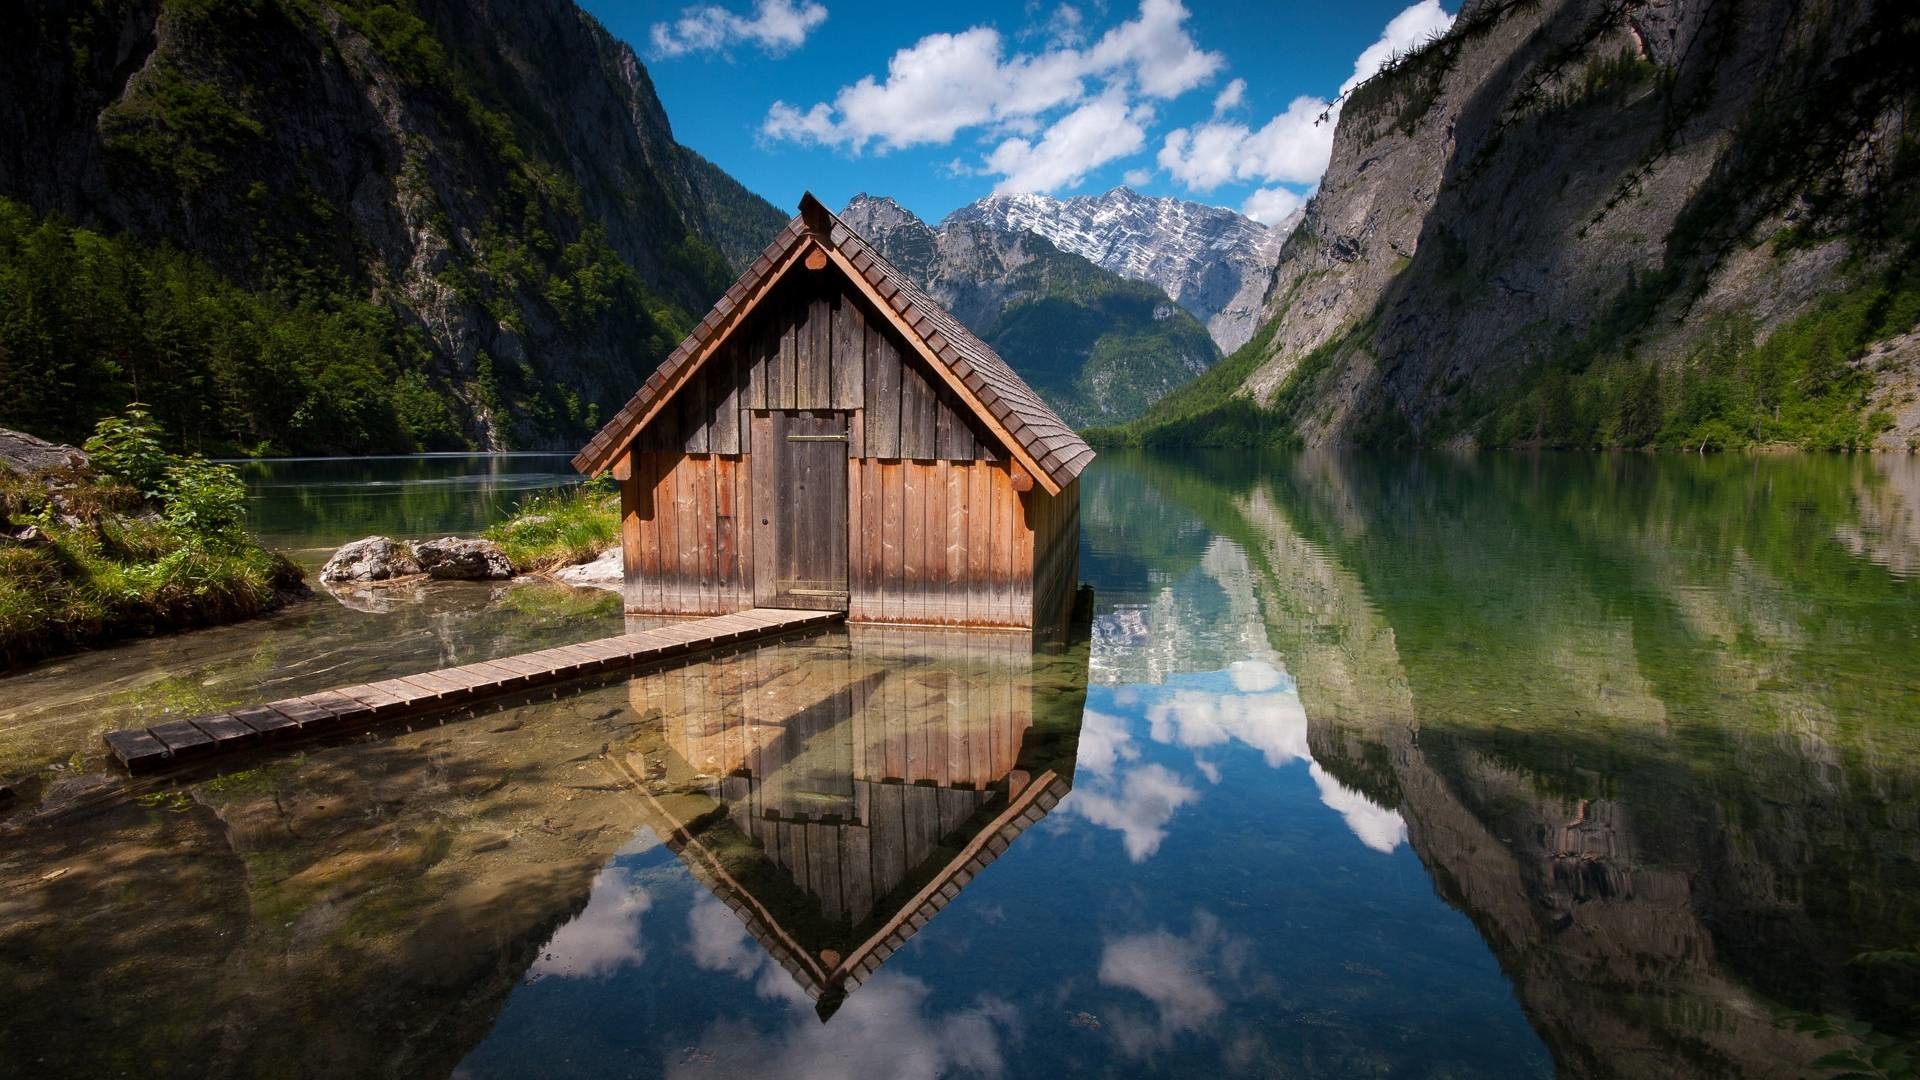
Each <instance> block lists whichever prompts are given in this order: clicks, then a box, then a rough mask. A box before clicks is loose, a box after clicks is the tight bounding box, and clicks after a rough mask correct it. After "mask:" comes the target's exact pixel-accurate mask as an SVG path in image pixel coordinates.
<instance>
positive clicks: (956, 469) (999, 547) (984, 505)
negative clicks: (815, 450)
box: [847, 458, 1034, 626]
mask: <svg viewBox="0 0 1920 1080" xmlns="http://www.w3.org/2000/svg"><path fill="white" fill-rule="evenodd" d="M847 469H848V480H847V498H848V501H849V503H850V504H851V507H850V510H849V518H850V521H849V533H850V537H849V539H850V543H849V551H848V561H849V567H848V575H847V577H848V590H849V592H850V593H851V607H850V609H849V610H848V612H847V617H848V618H849V619H851V620H854V621H861V622H889V623H917V624H922V625H936V626H940V625H945V626H1029V625H1032V612H1033V606H1032V605H1033V595H1032V579H1033V555H1034V547H1033V540H1034V536H1033V530H1032V528H1031V527H1030V526H1029V524H1028V521H1027V504H1026V500H1025V499H1024V498H1023V497H1022V496H1021V494H1020V493H1019V492H1017V491H1015V490H1014V489H1013V478H1012V476H1011V475H1010V474H1009V473H1008V471H1007V468H1006V466H1005V465H1002V464H998V463H994V462H986V461H975V462H964V463H963V462H952V461H884V460H876V459H873V458H858V459H855V460H852V461H849V462H848V463H847Z"/></svg>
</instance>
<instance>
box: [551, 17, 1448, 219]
mask: <svg viewBox="0 0 1920 1080" xmlns="http://www.w3.org/2000/svg"><path fill="white" fill-rule="evenodd" d="M1449 2H1450V3H1451V4H1452V7H1454V8H1457V7H1458V4H1457V2H1454V0H1449ZM584 6H585V7H586V8H587V10H589V11H591V12H592V13H593V14H594V15H595V16H596V17H598V18H599V19H600V20H601V21H602V22H603V23H605V24H606V25H607V27H608V28H609V29H611V30H612V31H613V32H614V33H615V34H616V35H618V36H619V37H621V38H623V39H625V40H626V41H627V42H629V43H630V44H632V46H633V47H634V49H635V51H636V52H638V53H639V54H640V57H641V59H642V60H643V61H645V63H646V65H647V68H648V71H649V72H650V73H651V74H652V76H653V80H654V83H655V86H656V87H657V89H658V90H659V93H660V98H661V100H662V101H663V102H664V103H665V105H666V108H667V115H668V116H669V117H670V118H671V120H672V122H673V127H674V132H675V134H676V135H677V136H678V138H679V139H680V141H681V142H683V143H685V144H687V145H688V146H691V147H693V148H694V149H695V150H698V151H699V152H700V153H702V154H704V155H706V156H707V157H708V158H711V159H712V160H713V161H715V162H716V163H718V164H719V165H720V166H721V167H722V168H724V169H726V170H727V171H728V172H730V173H732V174H733V175H734V176H735V177H737V178H739V179H740V181H741V182H743V183H745V184H746V185H747V186H748V187H749V188H752V189H753V190H754V191H757V192H759V193H760V194H762V195H764V196H766V197H767V198H768V199H770V200H772V201H773V202H774V203H775V204H776V205H778V206H779V207H781V208H782V209H786V210H790V209H792V208H793V207H794V206H795V205H796V204H797V202H798V201H799V197H800V193H801V192H802V191H803V190H808V189H811V190H812V191H813V192H814V193H815V194H816V195H818V196H819V197H820V198H821V199H822V200H824V201H825V202H826V203H827V204H828V205H830V206H835V207H838V206H840V205H842V204H844V203H845V202H846V200H847V199H848V198H850V197H852V196H853V195H855V194H856V193H859V192H862V191H865V192H869V193H872V194H884V195H891V196H893V197H894V198H896V199H898V200H899V201H900V202H901V203H903V204H905V205H906V206H907V207H908V208H909V209H911V210H913V211H914V212H915V213H917V214H919V215H921V216H922V217H925V218H927V219H928V220H938V219H939V218H941V217H943V216H945V214H946V213H947V212H948V211H950V210H952V209H953V208H954V207H956V206H960V205H962V204H964V203H968V202H972V201H973V200H975V199H978V198H980V197H982V196H984V195H987V194H989V193H991V192H994V191H1040V192H1046V193H1050V194H1055V195H1072V194H1084V193H1097V192H1102V191H1105V190H1107V189H1109V188H1111V187H1114V186H1115V185H1118V184H1122V183H1125V184H1128V185H1129V186H1131V187H1134V188H1135V189H1137V190H1140V191H1144V192H1147V193H1149V194H1156V195H1176V196H1179V197H1182V198H1188V199H1195V200H1197V201H1201V202H1208V203H1213V204H1216V205H1221V206H1229V207H1233V208H1235V209H1238V210H1242V211H1243V212H1246V213H1250V214H1252V215H1253V216H1255V217H1259V218H1262V219H1263V220H1277V219H1278V218H1279V217H1280V216H1282V215H1284V214H1285V213H1286V212H1287V211H1288V210H1290V209H1292V208H1293V207H1294V206H1296V205H1298V204H1299V202H1300V201H1301V200H1302V199H1303V198H1304V197H1306V196H1307V195H1309V194H1311V192H1312V190H1313V188H1314V185H1315V184H1316V183H1317V182H1318V179H1319V175H1320V172H1321V171H1322V170H1323V169H1324V168H1325V165H1326V156H1327V147H1328V145H1329V143H1330V142H1331V125H1328V124H1316V123H1315V120H1316V119H1317V118H1318V117H1319V115H1320V114H1321V113H1322V112H1323V111H1324V110H1325V109H1326V108H1327V107H1328V104H1329V102H1331V101H1333V100H1334V99H1335V98H1336V97H1337V95H1338V94H1339V93H1340V91H1341V90H1342V89H1343V88H1344V87H1345V86H1348V85H1351V84H1352V83H1353V82H1354V81H1356V80H1357V78H1358V77H1359V76H1361V75H1364V74H1366V73H1368V72H1371V71H1372V70H1373V69H1374V68H1375V67H1376V66H1377V65H1378V64H1379V62H1380V61H1381V60H1382V59H1384V58H1385V57H1386V56H1388V55H1390V54H1391V53H1393V52H1394V51H1397V50H1403V49H1405V48H1407V47H1409V46H1411V45H1415V44H1418V43H1419V42H1421V41H1424V40H1426V39H1427V38H1429V37H1431V36H1432V35H1434V34H1436V33H1439V32H1441V31H1443V30H1444V29H1445V27H1446V26H1447V25H1448V24H1449V23H1450V21H1451V18H1452V16H1451V13H1450V11H1449V10H1448V9H1447V8H1446V7H1443V6H1442V3H1441V0H1418V2H1411V0H1344V2H1339V3H1331V4H1328V3H1300V2H1293V0H1285V2H1268V3H1259V2H1252V0H1222V2H1202V0H1190V2H1189V3H1187V4H1184V5H1183V3H1182V2H1181V0H1104V2H1095V0H1088V2H1081V3H1034V2H1026V0H994V2H986V3H973V4H952V3H908V4H901V3H898V2H897V0H891V2H889V3H885V4H881V3H869V2H865V0H716V2H712V3H708V2H696V3H693V4H685V3H636V2H634V0H584Z"/></svg>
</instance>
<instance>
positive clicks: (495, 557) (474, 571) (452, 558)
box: [408, 536, 513, 581]
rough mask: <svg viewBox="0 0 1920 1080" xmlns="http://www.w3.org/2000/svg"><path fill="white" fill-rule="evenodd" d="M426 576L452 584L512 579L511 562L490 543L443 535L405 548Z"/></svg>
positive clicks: (497, 547) (416, 542)
mask: <svg viewBox="0 0 1920 1080" xmlns="http://www.w3.org/2000/svg"><path fill="white" fill-rule="evenodd" d="M408 546H409V547H411V548H412V549H413V557H414V559H416V560H417V561H418V562H419V565H420V569H422V570H425V571H426V572H427V576H428V577H432V578H438V579H441V580H451V581H497V580H500V579H502V578H510V577H512V576H513V563H512V562H510V561H509V560H508V559H507V554H506V552H504V551H501V550H500V545H499V544H496V543H494V542H493V541H491V540H463V539H461V538H460V537H457V536H444V537H441V538H440V539H438V540H417V541H414V542H413V543H412V544H410V545H408Z"/></svg>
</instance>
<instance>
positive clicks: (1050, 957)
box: [0, 454, 1920, 1078]
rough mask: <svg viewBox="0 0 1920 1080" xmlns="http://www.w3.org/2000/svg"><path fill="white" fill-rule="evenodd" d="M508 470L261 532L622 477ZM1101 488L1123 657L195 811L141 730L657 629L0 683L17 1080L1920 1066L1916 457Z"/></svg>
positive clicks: (873, 670) (306, 544) (533, 620)
mask: <svg viewBox="0 0 1920 1080" xmlns="http://www.w3.org/2000/svg"><path fill="white" fill-rule="evenodd" d="M494 464H495V463H492V462H486V461H480V462H467V463H457V464H456V463H453V462H451V461H448V460H446V459H441V460H437V461H427V462H413V461H400V462H390V463H384V464H383V463H378V462H360V463H337V462H315V463H275V464H273V465H272V466H270V467H267V468H265V469H263V471H262V472H261V474H259V475H258V476H256V477H254V478H252V479H253V483H254V489H253V490H254V493H255V495H256V501H255V504H254V505H255V507H256V511H257V513H256V519H255V520H256V525H257V527H258V528H259V529H260V530H261V531H262V532H263V533H265V534H266V535H268V536H269V537H271V538H272V539H273V540H274V542H276V543H278V544H281V545H283V546H286V547H289V548H296V549H300V550H303V551H309V552H322V551H323V550H324V549H325V548H327V547H328V546H330V545H332V544H335V543H337V542H340V541H342V540H345V539H352V538H354V537H357V536H359V535H364V534H365V533H367V532H374V531H381V532H387V533H389V534H392V535H431V534H437V533H442V532H471V531H473V530H474V529H475V528H477V527H478V525H480V524H482V523H484V521H485V520H487V518H488V516H489V515H490V514H492V513H494V512H496V510H497V508H498V507H499V506H500V505H501V504H500V502H499V500H501V499H502V498H507V499H508V500H509V501H510V499H511V497H512V495H513V493H515V492H519V491H524V490H527V489H529V488H538V487H542V486H549V485H552V484H557V483H561V482H565V481H566V479H567V478H566V476H565V466H564V460H563V459H560V458H557V457H556V458H552V459H545V460H536V459H531V458H528V459H514V460H513V461H510V462H507V463H501V464H503V465H504V466H505V467H504V469H499V470H496V469H495V468H494ZM411 470H419V471H418V472H415V471H411ZM441 470H444V471H441ZM355 477H360V478H361V479H358V480H356V479H355ZM396 477H399V478H402V479H404V478H406V477H427V478H438V479H444V480H446V481H447V482H446V483H443V484H441V485H440V487H442V488H445V489H446V490H445V491H441V492H438V493H434V494H421V493H418V492H416V491H415V490H414V487H415V485H412V484H408V483H398V484H395V483H394V480H395V479H396ZM308 478H310V479H311V481H312V483H311V486H309V485H308V482H307V479H308ZM458 478H465V479H458ZM424 486H425V487H427V488H428V489H429V490H430V491H431V490H432V489H433V486H432V485H430V484H429V485H424ZM1082 486H1083V488H1084V493H1083V500H1084V502H1083V515H1082V516H1083V535H1082V555H1081V576H1082V579H1083V581H1085V582H1087V583H1088V584H1089V585H1090V586H1091V588H1092V593H1093V595H1092V603H1091V610H1090V612H1088V619H1089V622H1088V625H1087V626H1086V627H1085V628H1084V630H1083V631H1082V632H1081V633H1078V634H1076V635H1074V636H1073V637H1072V638H1070V639H1069V640H1066V641H1063V642H1049V643H1045V644H1044V645H1043V646H1042V647H1040V648H1037V649H1036V648H1034V647H1032V646H1031V645H1030V644H1029V643H1028V642H1027V641H1026V640H1025V639H1022V638H1019V637H1013V636H1008V635H985V636H981V635H961V634H951V633H931V632H914V631H904V630H868V629H858V630H856V631H854V632H852V633H848V632H844V631H841V632H835V633H829V634H823V635H818V636H814V637H810V638H805V639H800V640H795V641H787V642H781V643H775V644H770V645H763V646H760V647H756V648H750V649H745V650H742V651H740V652H737V653H734V654H732V655H729V656H727V657H724V658H720V659H716V660H712V661H705V662H701V663H696V664H692V665H688V666H684V667H681V668H677V669H671V670H665V671H654V672H648V673H643V674H640V675H637V676H624V677H620V678H609V679H605V680H602V681H600V682H597V683H594V684H590V685H585V686H581V687H578V688H574V689H570V690H568V691H567V692H564V693H561V694H558V695H547V696H542V697H539V698H537V699H528V700H521V701H509V702H504V703H501V704H499V705H497V706H494V707H490V708H488V709H485V710H480V711H469V712H467V713H461V714H455V715H452V716H449V717H448V718H446V719H445V720H444V722H440V721H428V722H425V723H420V722H416V723H415V724H413V725H412V728H411V729H408V728H406V727H397V726H396V727H388V728H382V729H377V730H375V731H373V732H370V733H366V734H361V735H355V736H353V737H348V738H342V739H339V740H336V741H333V742H330V743H321V744H313V745H308V746H304V747H300V748H296V749H293V750H290V751H288V752H284V753H279V754H275V755H272V756H261V757H256V758H251V759H246V760H242V761H237V762H233V763H230V764H228V765H224V766H220V767H217V768H215V767H209V768H207V769H204V770H203V771H200V772H197V773H193V774H189V775H185V776H180V777H176V778H170V779H162V780H148V781H140V782H128V781H125V780H123V779H122V778H119V777H118V776H116V775H115V774H114V773H113V772H112V771H111V770H110V769H108V768H107V767H106V766H105V764H104V762H103V761H102V760H101V754H100V749H99V745H98V739H99V733H100V732H101V731H104V730H106V729H107V728H110V727H114V726H120V722H121V721H124V720H127V719H128V718H130V717H132V718H141V719H149V720H150V719H152V718H157V717H159V716H165V715H174V714H182V715H184V714H190V713H192V712H195V711H202V710H204V709H208V708H215V707H222V706H226V705H230V704H234V703H237V702H240V701H244V700H249V699H252V698H255V697H262V696H280V695H282V694H283V693H286V692H295V691H300V692H304V691H305V690H307V689H318V688H320V687H323V686H326V685H331V684H336V683H341V682H348V681H360V680H363V679H368V678H373V677H386V676H391V675H394V674H401V673H404V672H406V671H410V670H418V669H420V668H423V667H428V666H432V665H433V664H437V663H442V662H468V661H471V660H474V659H479V658H482V657H485V656H487V655H496V654H499V653H504V652H508V651H518V650H523V649H530V648H538V647H543V646H545V645H547V644H551V643H556V642H561V641H568V640H580V639H584V638H588V637H593V636H598V635H601V634H605V633H611V632H614V631H615V630H616V629H617V628H618V627H619V626H620V617H619V610H618V604H617V601H616V600H615V598H613V597H612V596H611V595H609V594H599V593H585V592H577V591H575V590H569V589H563V588H559V587H557V586H550V585H546V584H542V583H518V584H512V585H487V586H478V585H476V586H465V585H447V586H436V587H432V588H425V589H417V590H399V591H389V592H386V593H382V594H378V595H370V594H359V595H349V596H347V597H345V598H344V600H343V599H338V598H334V597H332V596H328V595H325V594H322V595H320V596H318V597H316V599H314V600H312V601H309V602H305V603H302V604H298V605H295V606H293V607H292V608H290V609H288V610H287V611H285V612H281V613H279V614H277V615H275V616H273V617H271V618H268V619H263V620H258V621H256V622H253V623H248V624H244V625H241V626H235V627H227V628H222V629H218V630H210V631H204V632H201V633H197V634H190V635H184V636H181V637H176V638H170V639H159V640H154V641H143V642H135V643H130V644H128V645H126V646H122V647H119V648H115V649H109V650H103V651H101V652H98V653H92V654H86V655H84V656H81V657H76V658H70V659H68V660H63V661H60V662H58V663H55V664H49V665H45V666H43V667H40V668H37V669H34V670H32V671H29V672H26V673H23V674H20V675H16V676H14V677H11V678H8V679H4V680H0V783H8V784H11V785H12V787H13V789H14V792H15V794H14V796H13V798H12V800H11V801H10V802H7V803H0V1073H6V1074H18V1075H23V1076H27V1075H31V1076H97V1075H120V1074H132V1075H141V1076H172V1075H180V1076H198V1075H207V1074H214V1075H229V1076H235V1075H237V1076H254V1075H258V1076H284V1075H322V1076H354V1077H361V1076H405V1077H414V1076H461V1077H473V1078H480V1077H513V1076H528V1075H540V1076H581V1077H600V1076H620V1077H628V1076H675V1077H679V1076H690V1077H691V1076H756V1077H785V1076H855V1075H859V1076H884V1077H920V1076H925V1077H932V1076H942V1075H956V1076H1014V1077H1023V1076H1059V1075H1066V1074H1075V1075H1077V1074H1100V1075H1115V1076H1120V1075H1126V1076H1134V1075H1150V1076H1191V1075H1216V1074H1224V1075H1234V1076H1239V1075H1248V1076H1353V1075H1379V1076H1448V1077H1465V1076H1492V1077H1510V1076H1550V1075H1554V1074H1556V1073H1558V1074H1562V1075H1569V1076H1659V1077H1673V1076H1684V1077H1692V1076H1702V1077H1706V1076H1729V1075H1754V1076H1781V1077H1788V1076H1807V1075H1812V1076H1828V1075H1839V1074H1843V1073H1845V1072H1848V1071H1849V1068H1850V1067H1849V1066H1846V1065H1844V1064H1841V1063H1839V1062H1838V1060H1837V1059H1829V1060H1828V1061H1827V1062H1826V1063H1824V1064H1816V1061H1818V1060H1819V1059H1822V1058H1823V1056H1825V1055H1830V1054H1833V1053H1834V1052H1836V1051H1845V1050H1848V1049H1850V1048H1851V1049H1859V1050H1862V1052H1863V1053H1864V1054H1865V1055H1866V1056H1867V1057H1868V1058H1871V1057H1872V1056H1873V1054H1874V1053H1876V1052H1878V1053H1879V1054H1880V1062H1881V1064H1880V1068H1881V1069H1882V1070H1883V1073H1875V1072H1872V1071H1869V1070H1855V1071H1863V1072H1867V1074H1868V1075H1881V1074H1884V1075H1907V1074H1905V1073H1901V1072H1900V1069H1901V1068H1902V1067H1903V1066H1902V1065H1901V1063H1900V1062H1899V1061H1898V1060H1897V1056H1898V1053H1899V1048H1900V1047H1901V1046H1906V1045H1910V1043H1911V1041H1912V1040H1913V1039H1914V1038H1915V1036H1916V1035H1917V1034H1920V956H1917V955H1916V953H1917V952H1920V465H1917V464H1916V463H1915V462H1914V461H1913V460H1911V459H1908V458H1882V459H1874V458H1865V457H1850V458H1842V457H1780V458H1704V459H1703V458H1691V457H1689V458H1678V457H1676V458H1650V457H1641V456H1573V455H1566V456H1556V455H1543V456H1522V455H1480V456H1473V457H1467V456H1446V455H1427V456H1421V457H1401V458H1359V457H1341V456H1328V455H1297V456H1289V457H1280V458H1276V459H1272V460H1267V461H1258V462H1255V461H1248V460H1245V459H1237V460H1236V459H1207V458H1170V457H1142V456H1131V455H1124V454H1109V455H1106V456H1104V457H1102V458H1101V459H1099V460H1098V461H1096V462H1095V463H1094V465H1093V466H1092V467H1091V469H1090V471H1089V473H1088V474H1087V476H1086V477H1085V480H1084V483H1083V485H1082ZM1815 1017H1830V1018H1832V1019H1831V1020H1830V1021H1821V1020H1816V1019H1813V1018H1815ZM1889 1047H1891V1048H1889Z"/></svg>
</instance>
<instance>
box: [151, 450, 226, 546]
mask: <svg viewBox="0 0 1920 1080" xmlns="http://www.w3.org/2000/svg"><path fill="white" fill-rule="evenodd" d="M161 497H162V499H163V501H164V503H165V505H166V513H165V520H166V523H167V527H168V528H169V529H171V530H173V532H174V533H175V534H176V535H180V536H183V537H202V538H208V539H220V540H232V539H235V538H238V537H239V536H240V534H241V529H240V527H241V524H242V522H243V521H244V520H245V518H246V512H247V488H246V485H245V484H243V483H242V482H241V480H240V474H239V473H238V472H236V471H234V468H233V466H231V465H217V464H215V463H213V462H211V461H208V460H207V459H205V458H203V457H200V456H199V455H198V454H196V455H194V456H192V457H189V458H183V459H181V460H179V461H176V462H175V463H174V464H172V465H169V466H168V467H167V475H166V481H165V483H164V490H163V491H162V495H161Z"/></svg>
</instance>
